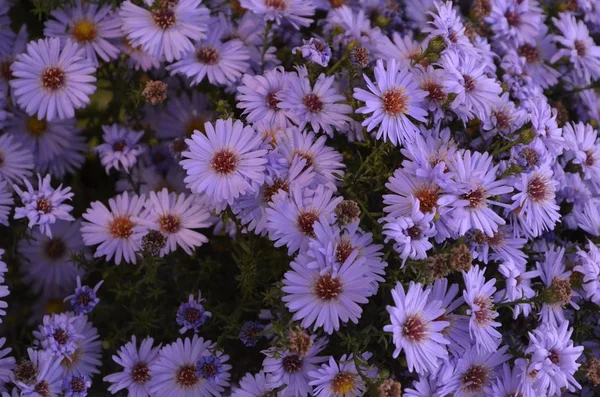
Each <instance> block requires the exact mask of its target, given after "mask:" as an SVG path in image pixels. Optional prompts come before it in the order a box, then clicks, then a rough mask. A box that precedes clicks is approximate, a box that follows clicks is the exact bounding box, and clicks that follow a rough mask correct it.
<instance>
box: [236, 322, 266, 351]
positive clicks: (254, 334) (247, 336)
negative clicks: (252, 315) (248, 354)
mask: <svg viewBox="0 0 600 397" xmlns="http://www.w3.org/2000/svg"><path fill="white" fill-rule="evenodd" d="M264 330H265V326H264V325H263V324H261V323H259V322H258V321H247V322H245V323H244V325H242V328H241V329H240V333H239V337H240V340H241V341H242V343H243V344H244V345H245V346H246V347H252V346H255V345H256V343H257V342H258V340H259V339H260V337H261V336H262V333H263V331H264Z"/></svg>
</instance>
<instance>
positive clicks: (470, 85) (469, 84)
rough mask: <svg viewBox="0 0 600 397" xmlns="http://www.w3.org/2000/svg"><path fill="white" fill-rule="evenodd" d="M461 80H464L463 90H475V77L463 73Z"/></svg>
mask: <svg viewBox="0 0 600 397" xmlns="http://www.w3.org/2000/svg"><path fill="white" fill-rule="evenodd" d="M463 80H464V81H465V84H464V86H465V91H466V92H467V93H471V92H473V91H475V87H476V84H475V79H474V78H473V77H471V76H467V75H463Z"/></svg>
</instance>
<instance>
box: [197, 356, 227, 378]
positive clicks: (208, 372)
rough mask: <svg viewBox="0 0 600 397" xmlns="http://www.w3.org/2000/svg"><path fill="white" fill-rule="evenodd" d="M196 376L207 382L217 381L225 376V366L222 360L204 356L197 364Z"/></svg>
mask: <svg viewBox="0 0 600 397" xmlns="http://www.w3.org/2000/svg"><path fill="white" fill-rule="evenodd" d="M196 374H197V375H198V376H199V377H201V378H202V379H205V380H207V381H213V382H214V381H217V380H219V377H220V376H221V375H222V374H223V364H221V360H220V359H219V358H218V357H216V356H213V355H212V354H211V355H209V356H202V357H200V359H199V360H198V362H197V363H196Z"/></svg>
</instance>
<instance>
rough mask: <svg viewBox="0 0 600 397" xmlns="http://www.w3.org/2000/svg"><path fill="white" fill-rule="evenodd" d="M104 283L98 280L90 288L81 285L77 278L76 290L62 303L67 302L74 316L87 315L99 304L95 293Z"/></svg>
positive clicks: (79, 279)
mask: <svg viewBox="0 0 600 397" xmlns="http://www.w3.org/2000/svg"><path fill="white" fill-rule="evenodd" d="M102 283H104V280H100V282H99V283H98V284H96V285H95V286H94V288H90V287H88V286H87V285H83V286H82V285H81V277H80V276H77V288H75V293H74V294H73V295H69V296H67V297H66V298H65V300H64V302H69V303H70V304H71V307H72V308H73V311H74V312H75V314H77V315H79V314H89V313H91V312H92V310H94V308H95V307H96V305H97V304H98V303H100V299H99V298H98V297H97V296H96V292H98V289H99V288H100V286H101V285H102Z"/></svg>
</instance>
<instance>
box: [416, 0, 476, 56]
mask: <svg viewBox="0 0 600 397" xmlns="http://www.w3.org/2000/svg"><path fill="white" fill-rule="evenodd" d="M434 5H435V8H436V12H433V11H431V12H429V13H428V14H429V15H431V16H432V17H433V20H432V21H430V22H429V26H426V27H425V28H424V29H423V32H426V33H429V37H430V38H434V37H437V36H439V37H441V38H442V39H443V40H444V42H445V44H446V48H449V49H450V50H452V51H458V52H461V53H468V54H473V53H474V49H473V44H471V42H470V41H469V38H468V37H467V36H466V35H465V26H464V25H463V23H462V22H461V19H460V16H459V14H458V12H457V11H456V10H455V9H454V4H453V3H452V2H451V1H446V2H443V1H435V2H434Z"/></svg>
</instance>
